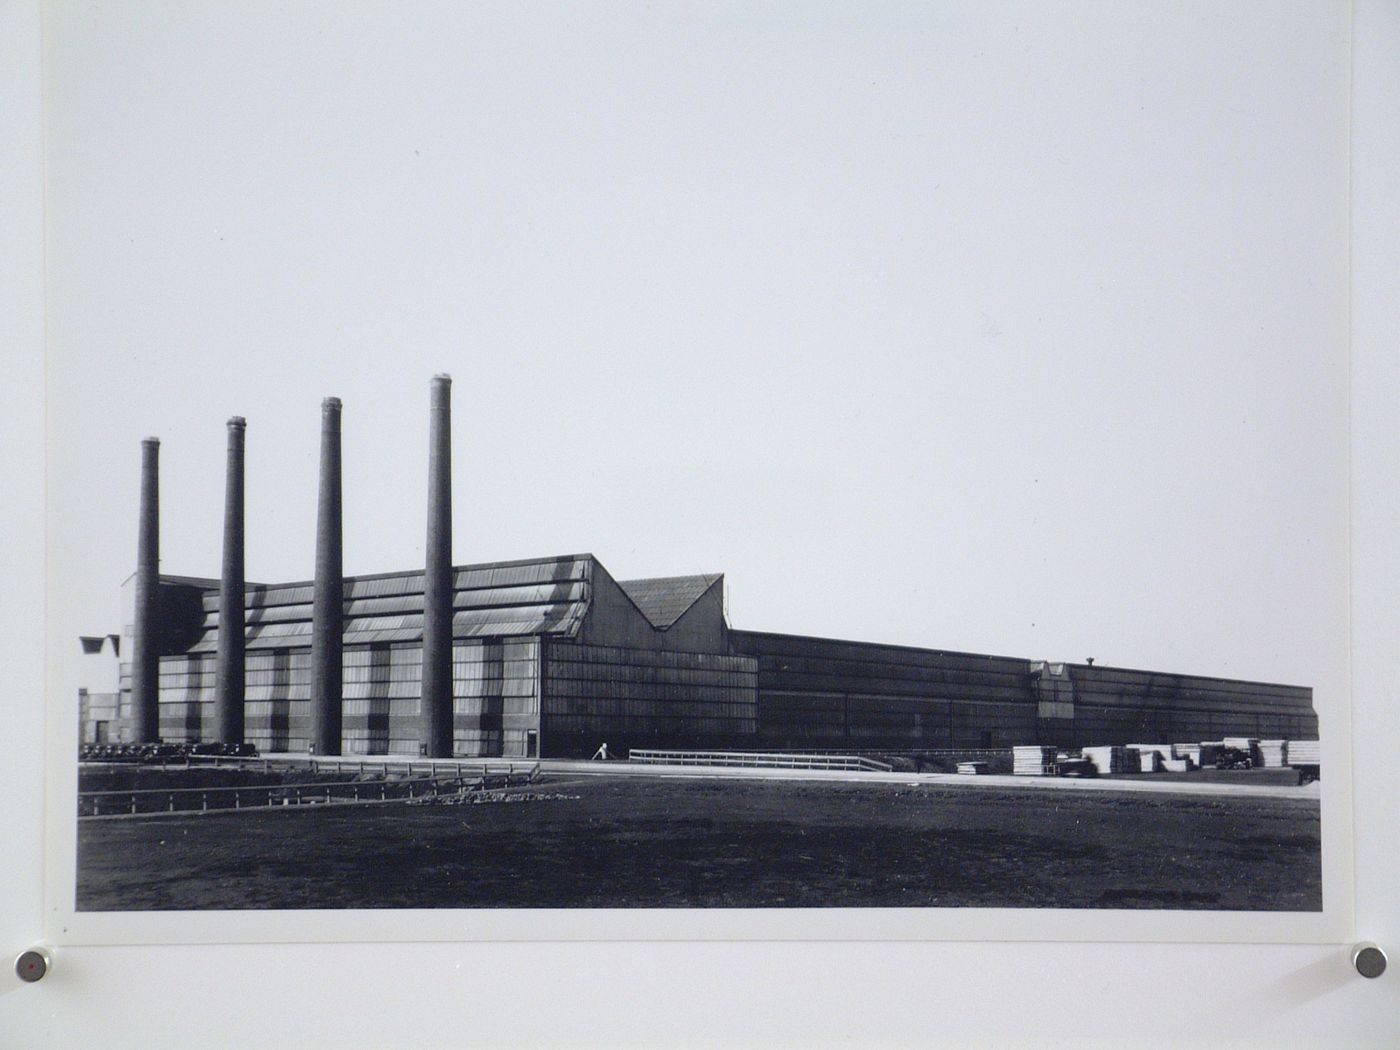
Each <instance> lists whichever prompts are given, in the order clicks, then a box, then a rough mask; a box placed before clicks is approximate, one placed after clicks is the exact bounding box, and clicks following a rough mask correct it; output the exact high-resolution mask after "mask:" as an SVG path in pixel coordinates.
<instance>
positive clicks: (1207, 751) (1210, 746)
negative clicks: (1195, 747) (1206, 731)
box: [1196, 740, 1225, 766]
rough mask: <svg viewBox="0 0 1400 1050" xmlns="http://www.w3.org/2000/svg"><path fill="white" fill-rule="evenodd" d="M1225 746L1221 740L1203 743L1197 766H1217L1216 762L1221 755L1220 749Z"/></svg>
mask: <svg viewBox="0 0 1400 1050" xmlns="http://www.w3.org/2000/svg"><path fill="white" fill-rule="evenodd" d="M1224 746H1225V745H1224V742H1223V741H1220V740H1206V741H1203V742H1202V743H1201V749H1200V753H1199V754H1198V755H1197V757H1196V764H1197V765H1199V766H1213V765H1215V761H1216V759H1217V758H1218V757H1219V755H1220V749H1221V748H1222V747H1224Z"/></svg>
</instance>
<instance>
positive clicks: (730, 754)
mask: <svg viewBox="0 0 1400 1050" xmlns="http://www.w3.org/2000/svg"><path fill="white" fill-rule="evenodd" d="M627 757H628V759H629V760H630V761H632V762H637V763H641V764H644V765H648V764H649V765H670V766H747V767H750V768H754V769H839V770H845V771H847V772H852V771H855V772H866V773H888V772H890V771H891V770H892V769H893V768H894V767H893V766H891V765H889V764H888V763H885V762H877V761H875V760H874V759H873V758H864V757H862V756H860V755H816V754H808V755H797V754H784V753H782V752H768V751H654V750H649V749H648V750H643V749H639V748H633V749H632V750H630V751H628V753H627Z"/></svg>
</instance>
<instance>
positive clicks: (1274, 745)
mask: <svg viewBox="0 0 1400 1050" xmlns="http://www.w3.org/2000/svg"><path fill="white" fill-rule="evenodd" d="M1287 753H1288V741H1286V740H1261V741H1259V758H1258V759H1257V761H1256V762H1255V765H1259V766H1263V767H1265V768H1266V769H1281V768H1282V767H1284V766H1286V765H1288V760H1287Z"/></svg>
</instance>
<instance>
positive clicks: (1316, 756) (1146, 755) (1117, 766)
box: [959, 737, 1321, 777]
mask: <svg viewBox="0 0 1400 1050" xmlns="http://www.w3.org/2000/svg"><path fill="white" fill-rule="evenodd" d="M1011 752H1012V773H1013V774H1015V775H1016V776H1038V777H1043V776H1065V775H1075V774H1078V775H1085V774H1087V775H1091V776H1092V775H1094V774H1097V775H1099V776H1103V775H1107V774H1110V773H1163V772H1166V773H1189V772H1191V771H1192V770H1196V769H1203V768H1206V767H1218V768H1251V767H1257V768H1263V769H1273V768H1283V767H1289V766H1291V767H1293V768H1295V769H1302V770H1305V771H1307V772H1309V773H1311V774H1312V776H1314V777H1315V776H1316V775H1317V769H1318V766H1319V763H1320V760H1321V754H1320V748H1319V745H1318V742H1317V741H1316V740H1256V739H1254V738H1249V737H1226V738H1225V739H1224V740H1207V741H1203V742H1201V743H1180V744H1124V745H1118V744H1112V745H1109V744H1105V745H1101V746H1098V747H1085V748H1080V749H1079V750H1078V751H1059V750H1057V749H1055V748H1053V747H1041V746H1025V747H1014V748H1012V749H1011ZM959 771H960V772H961V770H959Z"/></svg>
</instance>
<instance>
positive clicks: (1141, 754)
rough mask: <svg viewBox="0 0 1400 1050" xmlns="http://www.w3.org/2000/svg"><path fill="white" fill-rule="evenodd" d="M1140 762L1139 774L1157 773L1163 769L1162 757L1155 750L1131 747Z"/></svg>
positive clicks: (1130, 749)
mask: <svg viewBox="0 0 1400 1050" xmlns="http://www.w3.org/2000/svg"><path fill="white" fill-rule="evenodd" d="M1128 750H1129V751H1131V752H1132V753H1133V754H1134V755H1136V756H1137V760H1138V772H1139V773H1156V772H1159V771H1160V770H1161V768H1162V756H1161V755H1160V754H1158V753H1157V751H1156V749H1154V748H1146V749H1143V748H1138V747H1129V748H1128Z"/></svg>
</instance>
